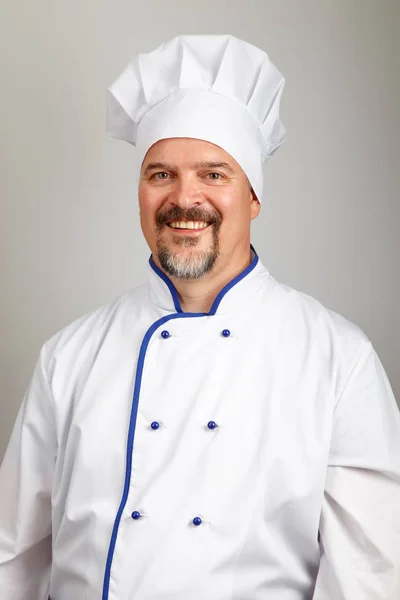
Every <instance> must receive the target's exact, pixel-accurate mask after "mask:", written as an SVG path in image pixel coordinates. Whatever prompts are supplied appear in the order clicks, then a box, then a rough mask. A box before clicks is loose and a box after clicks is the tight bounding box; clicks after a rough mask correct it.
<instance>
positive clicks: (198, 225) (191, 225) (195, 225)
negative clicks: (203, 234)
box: [170, 221, 208, 229]
mask: <svg viewBox="0 0 400 600" xmlns="http://www.w3.org/2000/svg"><path fill="white" fill-rule="evenodd" d="M207 225H208V223H205V222H204V221H174V222H173V223H170V226H171V227H173V229H203V227H207Z"/></svg>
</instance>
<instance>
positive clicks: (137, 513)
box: [132, 510, 142, 521]
mask: <svg viewBox="0 0 400 600" xmlns="http://www.w3.org/2000/svg"><path fill="white" fill-rule="evenodd" d="M141 516H142V515H141V514H140V512H139V511H138V510H134V511H133V513H132V519H135V521H137V520H138V519H140V517H141Z"/></svg>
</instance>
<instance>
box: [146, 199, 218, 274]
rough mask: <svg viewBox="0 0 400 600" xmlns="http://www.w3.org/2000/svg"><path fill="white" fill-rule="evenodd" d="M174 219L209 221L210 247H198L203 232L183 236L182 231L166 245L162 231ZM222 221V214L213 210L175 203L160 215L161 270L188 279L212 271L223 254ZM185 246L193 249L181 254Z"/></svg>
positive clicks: (158, 241) (158, 245)
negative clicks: (221, 248) (176, 204)
mask: <svg viewBox="0 0 400 600" xmlns="http://www.w3.org/2000/svg"><path fill="white" fill-rule="evenodd" d="M171 221H205V222H208V223H210V225H209V227H211V228H212V231H211V233H212V238H211V243H210V247H209V248H208V249H207V250H199V249H198V246H199V245H200V244H201V238H200V235H199V236H196V237H193V236H192V235H187V236H182V235H181V234H180V235H176V236H175V237H174V236H173V238H172V243H171V244H168V245H167V244H166V242H165V241H164V240H163V239H162V230H163V228H164V227H168V225H167V223H170V222H171ZM221 221H222V216H221V213H219V212H215V213H210V212H207V211H205V210H204V209H202V208H199V207H192V208H190V209H188V210H183V209H182V208H180V207H179V206H174V207H173V208H171V209H170V210H168V211H166V212H164V213H159V214H157V217H156V224H157V234H158V235H157V258H158V261H159V263H160V265H161V267H162V269H163V270H164V271H165V272H166V273H167V274H168V275H171V276H172V277H175V278H176V279H183V280H186V281H189V280H193V279H200V278H201V277H204V275H207V273H210V272H211V271H212V269H213V268H214V265H215V263H216V261H217V258H218V257H219V253H220V247H219V235H218V234H219V229H220V226H221ZM171 246H172V247H171ZM175 248H176V250H175ZM182 248H189V249H191V250H189V251H188V252H185V253H184V255H182V253H181V252H180V249H182Z"/></svg>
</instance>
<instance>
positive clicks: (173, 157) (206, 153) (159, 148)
mask: <svg viewBox="0 0 400 600" xmlns="http://www.w3.org/2000/svg"><path fill="white" fill-rule="evenodd" d="M164 161H165V162H168V163H171V164H174V165H176V166H179V167H182V168H183V167H185V166H190V165H191V164H193V163H196V162H200V161H212V162H225V163H227V164H229V166H230V167H231V168H232V169H235V168H236V169H238V170H241V167H240V166H239V165H238V163H237V162H236V161H235V159H234V158H233V157H232V156H231V155H230V154H228V152H226V151H225V150H223V149H222V148H220V146H216V145H215V144H212V143H211V142H207V141H205V140H198V139H194V138H168V139H164V140H159V141H158V142H156V143H155V144H153V145H152V146H151V147H150V148H149V150H148V151H147V153H146V156H145V157H144V159H143V163H142V168H145V167H146V165H147V164H149V163H150V162H164Z"/></svg>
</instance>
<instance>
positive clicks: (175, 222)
mask: <svg viewBox="0 0 400 600" xmlns="http://www.w3.org/2000/svg"><path fill="white" fill-rule="evenodd" d="M139 206H140V222H141V226H142V230H143V234H144V236H145V238H146V241H147V243H148V245H149V247H150V250H151V252H152V255H153V258H154V260H155V262H156V263H158V264H159V265H160V266H161V267H162V268H163V270H164V271H165V272H166V273H168V274H169V275H171V276H173V277H176V278H178V279H185V280H190V279H199V278H200V277H203V276H204V275H206V274H207V273H210V272H211V271H212V270H213V269H214V268H215V266H216V265H217V264H218V263H220V266H223V265H225V264H227V263H229V262H231V261H235V260H238V261H240V260H243V255H246V253H247V254H248V252H249V245H250V222H251V220H252V219H253V218H254V217H256V216H257V215H258V213H259V210H260V205H259V202H258V200H257V199H256V197H255V196H254V194H253V192H252V190H251V187H250V184H249V182H248V179H247V177H246V175H245V173H244V172H243V170H242V169H241V167H240V166H239V165H238V163H237V162H236V161H235V160H234V159H233V158H232V156H230V155H229V154H228V153H227V152H225V151H224V150H222V149H221V148H220V147H219V146H215V145H214V144H211V143H210V142H205V141H203V140H197V139H192V138H169V139H165V140H160V141H158V142H157V143H156V144H154V145H153V146H152V147H151V148H150V149H149V151H148V152H147V154H146V156H145V158H144V160H143V164H142V168H141V173H140V182H139Z"/></svg>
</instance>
